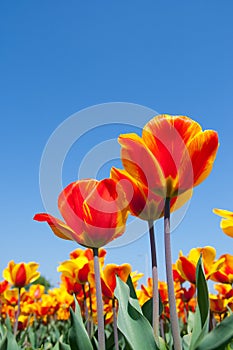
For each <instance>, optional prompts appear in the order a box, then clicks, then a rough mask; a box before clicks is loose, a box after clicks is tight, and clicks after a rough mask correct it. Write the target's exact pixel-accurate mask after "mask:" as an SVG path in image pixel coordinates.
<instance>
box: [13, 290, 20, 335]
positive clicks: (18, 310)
mask: <svg viewBox="0 0 233 350" xmlns="http://www.w3.org/2000/svg"><path fill="white" fill-rule="evenodd" d="M20 291H21V288H20V287H19V288H18V304H17V306H18V308H17V311H16V313H15V323H14V336H16V333H17V330H18V320H19V315H20Z"/></svg>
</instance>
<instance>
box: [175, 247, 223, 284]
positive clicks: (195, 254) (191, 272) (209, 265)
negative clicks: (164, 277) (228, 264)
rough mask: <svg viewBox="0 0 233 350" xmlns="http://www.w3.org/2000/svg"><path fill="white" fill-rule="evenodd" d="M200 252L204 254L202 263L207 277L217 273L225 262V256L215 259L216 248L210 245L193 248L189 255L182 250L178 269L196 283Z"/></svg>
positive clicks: (187, 278)
mask: <svg viewBox="0 0 233 350" xmlns="http://www.w3.org/2000/svg"><path fill="white" fill-rule="evenodd" d="M200 254H201V255H202V263H203V268H204V272H205V276H206V279H209V278H210V277H211V276H212V275H213V274H215V273H216V271H218V270H219V269H220V268H221V266H222V265H223V264H224V260H225V258H224V257H223V256H222V257H221V258H220V259H218V260H215V256H216V250H215V248H213V247H209V246H206V247H204V248H193V249H191V250H190V252H189V253H188V256H187V257H186V256H184V255H183V253H182V252H180V256H179V259H178V260H177V262H176V268H177V271H178V272H179V274H180V275H181V277H182V278H183V279H184V280H186V281H189V282H190V283H193V284H195V283H196V266H197V263H198V260H199V258H200Z"/></svg>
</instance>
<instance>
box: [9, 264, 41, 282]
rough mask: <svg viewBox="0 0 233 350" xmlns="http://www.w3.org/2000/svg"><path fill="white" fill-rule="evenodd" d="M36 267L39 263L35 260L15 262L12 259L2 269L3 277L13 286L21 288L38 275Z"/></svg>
mask: <svg viewBox="0 0 233 350" xmlns="http://www.w3.org/2000/svg"><path fill="white" fill-rule="evenodd" d="M38 267H39V264H37V263H35V262H29V263H23V262H22V263H18V264H15V262H14V261H13V260H12V261H10V262H9V264H8V267H7V268H6V269H5V270H4V271H3V278H5V280H6V281H8V282H9V283H10V284H12V285H13V286H15V287H18V288H22V287H24V286H26V285H28V284H29V283H31V282H34V281H36V280H37V279H38V278H39V277H40V273H39V272H38V271H37V269H38Z"/></svg>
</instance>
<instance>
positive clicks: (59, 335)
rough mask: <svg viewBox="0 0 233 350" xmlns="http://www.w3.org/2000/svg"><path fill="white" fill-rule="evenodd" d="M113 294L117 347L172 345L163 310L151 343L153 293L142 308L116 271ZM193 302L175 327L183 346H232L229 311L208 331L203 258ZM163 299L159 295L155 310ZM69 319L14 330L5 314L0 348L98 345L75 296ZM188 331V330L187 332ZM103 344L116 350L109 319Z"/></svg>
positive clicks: (164, 349) (153, 349)
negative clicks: (158, 332)
mask: <svg viewBox="0 0 233 350" xmlns="http://www.w3.org/2000/svg"><path fill="white" fill-rule="evenodd" d="M116 279H117V286H116V289H115V296H116V298H117V299H118V306H119V307H118V320H117V325H118V338H119V350H141V349H148V350H172V349H173V340H172V334H171V326H170V322H169V320H168V319H167V318H166V317H164V315H163V325H164V339H162V338H161V337H160V338H159V344H156V342H155V338H154V334H153V329H152V327H151V323H152V299H149V300H148V301H147V302H146V303H145V304H144V305H143V306H142V308H141V307H140V305H139V302H138V299H137V295H136V292H135V290H134V286H133V283H132V280H131V278H130V277H129V278H128V280H127V283H124V282H123V281H122V280H121V279H120V278H119V277H117V276H116ZM196 287H197V307H196V311H195V313H193V312H189V316H188V324H187V325H185V327H184V325H183V324H182V321H181V320H180V327H181V330H182V334H184V336H183V338H182V339H183V344H182V345H183V350H232V349H233V313H232V312H230V311H229V316H228V317H226V318H225V319H224V320H223V321H222V322H221V323H219V324H218V325H217V326H216V327H215V328H214V329H213V330H212V331H211V332H209V299H208V289H207V283H206V280H205V276H204V272H203V268H202V259H201V257H200V259H199V261H198V264H197V268H196ZM162 312H163V305H162V302H161V300H160V315H161V314H162ZM70 315H71V316H70V320H68V321H59V320H55V319H54V318H51V319H49V316H48V320H47V321H48V322H47V323H43V321H42V320H36V321H35V322H34V323H33V324H32V325H31V326H28V327H27V328H26V329H24V330H21V331H19V332H18V333H17V336H16V338H15V336H14V335H13V330H12V325H11V322H10V319H9V318H6V319H5V320H2V322H0V350H98V341H97V326H96V325H94V326H93V332H92V335H91V339H90V338H89V336H88V333H87V331H86V328H85V325H84V323H83V318H82V314H81V310H80V307H79V304H78V302H77V301H75V312H74V311H73V310H72V309H70ZM186 333H187V334H186ZM105 339H106V350H115V343H114V333H113V327H112V324H108V325H107V326H106V327H105Z"/></svg>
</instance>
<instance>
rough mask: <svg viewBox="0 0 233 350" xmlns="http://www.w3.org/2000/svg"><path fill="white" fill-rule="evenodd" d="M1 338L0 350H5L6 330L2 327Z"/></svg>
mask: <svg viewBox="0 0 233 350" xmlns="http://www.w3.org/2000/svg"><path fill="white" fill-rule="evenodd" d="M1 333H2V338H1V340H0V350H7V329H6V327H4V326H3V327H2V329H1Z"/></svg>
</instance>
